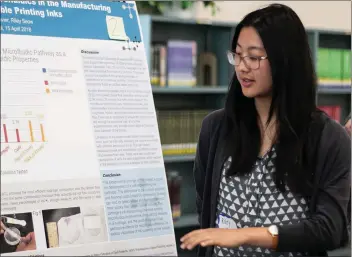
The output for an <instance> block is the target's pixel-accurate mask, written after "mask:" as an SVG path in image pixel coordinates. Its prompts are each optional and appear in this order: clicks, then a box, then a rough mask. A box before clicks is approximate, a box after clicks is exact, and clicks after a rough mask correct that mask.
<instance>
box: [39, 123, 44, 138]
mask: <svg viewBox="0 0 352 257" xmlns="http://www.w3.org/2000/svg"><path fill="white" fill-rule="evenodd" d="M40 132H41V133H42V141H43V142H45V135H44V127H43V124H40Z"/></svg>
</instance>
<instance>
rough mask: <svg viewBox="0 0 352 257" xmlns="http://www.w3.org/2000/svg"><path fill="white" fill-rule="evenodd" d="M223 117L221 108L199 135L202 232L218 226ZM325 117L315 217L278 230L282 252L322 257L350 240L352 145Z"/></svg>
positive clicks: (202, 251) (203, 252) (196, 168)
mask: <svg viewBox="0 0 352 257" xmlns="http://www.w3.org/2000/svg"><path fill="white" fill-rule="evenodd" d="M224 113H225V111H224V110H223V109H221V110H217V111H214V112H212V113H211V114H209V115H208V116H207V117H206V118H205V119H204V120H203V122H202V127H201V131H200V136H199V141H198V146H197V153H196V159H195V163H194V179H195V186H196V192H197V195H196V204H197V211H198V215H199V225H200V228H211V227H214V225H215V218H216V217H215V215H216V205H217V196H218V191H219V184H220V175H221V166H222V164H223V162H224V158H225V156H224V154H223V152H222V150H223V149H224V147H223V146H224V136H223V130H222V129H221V128H222V126H221V125H222V124H223V121H224V120H223V119H224V115H225V114H224ZM322 116H323V115H322ZM324 118H325V119H324V123H323V124H324V126H322V131H321V137H320V144H319V145H318V144H317V145H316V147H317V148H316V149H318V150H317V151H316V158H315V159H316V169H315V174H314V190H313V191H314V192H313V194H312V197H311V199H310V205H309V209H310V211H311V213H312V215H311V217H310V218H308V219H305V220H304V221H302V222H301V223H298V224H295V225H285V226H280V227H279V242H278V248H277V251H278V252H289V251H293V252H298V251H301V252H309V253H310V254H312V255H313V256H318V255H320V256H323V255H327V251H329V250H333V249H337V248H339V247H341V246H342V245H343V244H345V243H346V241H347V240H348V230H347V224H348V219H349V217H347V209H348V207H347V206H348V201H349V197H350V186H351V141H350V138H349V136H348V135H347V133H346V131H345V130H344V129H343V127H342V126H341V125H340V124H338V123H336V122H335V121H333V120H331V119H330V118H328V117H327V116H326V115H324ZM319 146H320V147H319ZM212 251H213V247H207V248H202V247H200V248H199V249H198V256H209V257H210V256H211V255H212Z"/></svg>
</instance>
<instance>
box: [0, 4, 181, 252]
mask: <svg viewBox="0 0 352 257" xmlns="http://www.w3.org/2000/svg"><path fill="white" fill-rule="evenodd" d="M140 30H141V29H140V22H139V17H138V13H137V10H136V5H135V3H134V2H132V1H113V2H111V1H1V235H0V239H1V242H0V243H1V245H0V249H1V255H4V256H5V255H8V256H11V255H12V256H18V255H27V256H29V255H31V256H34V255H38V256H54V255H56V256H63V255H70V256H99V255H104V256H108V255H114V256H119V255H123V256H137V255H138V256H147V255H151V256H157V255H160V256H161V255H165V256H176V255H177V252H176V243H175V236H174V230H173V222H172V215H171V211H170V203H169V197H168V189H167V181H166V176H165V170H164V164H163V158H162V151H161V144H160V138H159V132H158V126H157V119H156V113H155V108H154V102H153V96H152V90H151V86H150V80H149V72H148V67H147V61H146V54H145V50H144V46H143V38H142V36H141V31H140Z"/></svg>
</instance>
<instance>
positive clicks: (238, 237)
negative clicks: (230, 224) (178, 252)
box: [181, 228, 246, 250]
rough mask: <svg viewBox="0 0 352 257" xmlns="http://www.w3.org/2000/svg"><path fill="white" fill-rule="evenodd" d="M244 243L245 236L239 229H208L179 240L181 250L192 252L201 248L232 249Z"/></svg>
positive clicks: (193, 232)
mask: <svg viewBox="0 0 352 257" xmlns="http://www.w3.org/2000/svg"><path fill="white" fill-rule="evenodd" d="M245 242H246V234H245V233H241V230H240V229H224V228H208V229H200V230H195V231H192V232H190V233H188V234H186V235H185V236H183V237H182V238H181V243H182V244H181V248H182V249H188V250H192V249H193V248H194V247H196V246H197V245H201V246H202V247H207V246H220V247H225V248H234V247H238V246H241V245H243V244H244V243H245Z"/></svg>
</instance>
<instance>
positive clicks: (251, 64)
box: [226, 51, 268, 70]
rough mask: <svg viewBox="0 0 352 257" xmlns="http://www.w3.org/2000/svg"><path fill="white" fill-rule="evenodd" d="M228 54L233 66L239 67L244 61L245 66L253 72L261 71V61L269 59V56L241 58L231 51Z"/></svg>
mask: <svg viewBox="0 0 352 257" xmlns="http://www.w3.org/2000/svg"><path fill="white" fill-rule="evenodd" d="M226 54H227V59H228V61H229V63H230V64H231V65H233V66H239V65H240V63H241V60H243V63H244V65H245V66H246V67H247V68H248V69H251V70H256V69H259V67H260V61H261V60H265V59H267V58H268V56H250V55H248V56H240V55H239V54H237V53H233V52H231V51H227V52H226Z"/></svg>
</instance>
